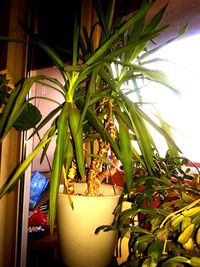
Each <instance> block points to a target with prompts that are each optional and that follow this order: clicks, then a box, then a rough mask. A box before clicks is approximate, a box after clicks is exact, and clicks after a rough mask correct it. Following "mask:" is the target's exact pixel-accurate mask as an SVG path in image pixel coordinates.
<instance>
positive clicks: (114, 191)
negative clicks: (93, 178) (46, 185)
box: [59, 183, 123, 199]
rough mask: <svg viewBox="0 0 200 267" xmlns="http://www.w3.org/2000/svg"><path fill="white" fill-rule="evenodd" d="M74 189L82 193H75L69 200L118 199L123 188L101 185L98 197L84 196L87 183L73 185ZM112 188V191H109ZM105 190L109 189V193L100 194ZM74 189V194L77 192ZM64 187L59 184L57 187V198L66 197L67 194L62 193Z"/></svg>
mask: <svg viewBox="0 0 200 267" xmlns="http://www.w3.org/2000/svg"><path fill="white" fill-rule="evenodd" d="M75 187H79V188H78V189H77V190H82V191H83V192H82V193H79V192H77V193H76V194H75V195H71V196H70V198H78V197H79V198H88V199H91V198H100V199H101V198H113V197H117V198H118V197H119V195H121V194H122V192H123V187H120V186H116V185H112V184H101V186H100V194H99V195H98V196H86V195H85V194H84V192H85V191H86V189H87V183H75ZM111 188H112V189H111ZM103 189H104V190H105V189H109V191H110V192H109V193H107V192H106V193H105V192H104V193H103V194H102V193H101V190H103ZM77 190H76V189H75V192H76V191H77ZM104 190H103V191H104ZM63 191H64V185H63V184H61V185H60V187H59V196H62V195H63V196H68V194H67V193H64V192H63Z"/></svg>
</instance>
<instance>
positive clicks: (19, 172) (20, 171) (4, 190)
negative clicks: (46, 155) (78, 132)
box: [0, 132, 55, 198]
mask: <svg viewBox="0 0 200 267" xmlns="http://www.w3.org/2000/svg"><path fill="white" fill-rule="evenodd" d="M47 135H48V132H47V133H46V134H45V135H44V138H43V139H42V141H41V142H39V143H38V145H37V146H36V148H35V149H34V150H33V151H32V152H31V154H30V155H29V156H28V157H27V158H26V159H25V160H24V161H23V162H22V163H21V164H20V166H19V167H18V168H17V170H16V171H15V173H14V175H13V176H11V177H9V179H8V181H7V182H6V183H5V184H4V186H3V187H2V188H1V189H0V198H2V197H3V196H4V195H5V194H6V193H7V192H8V191H9V190H10V188H11V187H12V186H13V185H15V184H16V182H17V181H18V180H19V179H20V177H21V175H22V174H23V173H24V172H25V170H26V169H27V168H28V166H29V165H30V164H31V162H32V161H33V159H34V158H35V156H36V155H37V154H38V152H39V151H40V150H41V149H42V148H43V147H44V146H45V144H47V143H48V142H50V141H51V139H52V138H53V137H54V136H55V135H53V136H51V137H50V138H47V139H46V137H47Z"/></svg>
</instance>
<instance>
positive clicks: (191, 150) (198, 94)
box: [141, 35, 200, 162]
mask: <svg viewBox="0 0 200 267" xmlns="http://www.w3.org/2000/svg"><path fill="white" fill-rule="evenodd" d="M199 47H200V35H195V36H192V37H188V38H185V39H181V40H178V41H176V42H173V43H171V44H169V45H167V46H165V47H164V48H162V49H160V50H159V51H158V52H157V53H156V54H154V55H153V58H155V57H156V58H162V59H165V60H164V61H157V62H155V63H152V64H151V68H155V69H160V70H163V71H164V72H165V73H166V74H167V76H168V77H169V80H170V81H171V82H172V83H173V84H174V85H176V88H177V89H178V91H179V92H180V95H176V94H174V93H172V92H171V91H170V90H169V89H168V88H165V87H163V86H162V85H160V84H155V83H153V82H150V83H149V84H148V86H145V87H144V88H143V89H142V90H141V96H142V99H143V101H147V102H148V101H150V102H153V103H154V104H155V105H156V107H157V108H158V110H159V111H160V113H161V115H162V117H163V118H164V119H165V120H166V121H167V122H168V123H169V124H170V125H171V126H173V127H174V130H173V135H174V138H175V141H176V143H177V145H178V146H179V148H180V149H181V151H182V153H183V155H184V156H185V157H187V158H188V159H189V160H191V161H193V162H200V104H199V102H200V67H199V62H200V53H199ZM172 62H173V63H172ZM159 138H160V142H159V144H160V145H159V150H160V151H161V154H162V151H163V153H165V152H166V147H165V143H164V142H163V141H162V138H161V137H160V136H158V139H159Z"/></svg>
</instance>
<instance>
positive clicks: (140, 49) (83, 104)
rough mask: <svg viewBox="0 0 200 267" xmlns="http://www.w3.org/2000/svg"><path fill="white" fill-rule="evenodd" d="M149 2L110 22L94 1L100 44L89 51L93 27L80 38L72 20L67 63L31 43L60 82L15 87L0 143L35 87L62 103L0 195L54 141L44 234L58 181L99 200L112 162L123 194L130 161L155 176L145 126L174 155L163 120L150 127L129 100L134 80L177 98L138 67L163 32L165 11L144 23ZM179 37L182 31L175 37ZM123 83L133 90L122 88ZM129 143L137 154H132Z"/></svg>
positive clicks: (159, 78) (0, 124)
mask: <svg viewBox="0 0 200 267" xmlns="http://www.w3.org/2000/svg"><path fill="white" fill-rule="evenodd" d="M151 2H152V1H150V0H149V1H141V4H140V8H139V9H138V10H137V11H134V12H133V13H132V14H131V16H130V17H129V18H128V19H126V20H125V19H123V17H120V18H117V19H115V20H114V7H115V1H113V0H111V1H108V6H107V10H106V12H103V8H102V5H101V1H100V0H96V1H94V4H95V7H96V11H97V14H98V17H99V21H98V24H99V25H100V26H101V38H100V40H99V45H98V47H97V48H96V49H94V46H93V44H92V41H91V40H92V36H93V32H94V30H95V27H96V26H95V25H96V24H95V25H94V26H93V28H92V30H91V33H88V32H87V31H86V30H85V29H84V31H83V32H84V36H80V33H79V32H80V26H79V23H77V21H76V22H75V26H74V39H73V51H72V64H71V65H65V62H63V60H62V59H61V58H60V57H59V56H58V54H57V53H56V52H55V50H53V49H52V48H51V47H49V46H48V45H47V44H45V43H44V42H42V41H41V40H39V41H35V40H34V43H35V44H36V45H38V46H39V47H41V49H43V51H44V52H45V53H46V54H47V55H48V56H49V57H50V58H51V60H52V61H53V62H54V64H55V66H56V67H57V68H58V70H59V72H60V73H61V75H62V78H63V81H64V82H63V83H61V82H60V81H59V80H57V79H56V78H54V77H47V76H43V75H41V76H34V77H30V78H26V79H23V80H22V81H20V82H19V83H18V84H17V86H16V88H15V90H14V91H13V93H12V94H11V96H10V98H9V101H8V103H7V105H6V107H5V110H4V113H3V114H2V117H1V120H0V138H1V140H2V139H3V138H4V137H5V135H6V134H7V133H8V131H9V130H10V128H11V127H12V126H13V125H14V123H15V121H16V120H17V118H18V116H20V114H21V113H22V111H23V109H24V107H25V106H26V105H27V103H28V102H29V101H31V99H28V100H27V99H26V96H27V94H28V92H29V90H30V89H31V87H32V85H33V84H34V83H39V84H42V85H45V86H46V87H48V86H49V87H50V88H52V89H55V90H56V91H58V92H59V93H60V96H61V97H60V99H61V100H60V103H57V104H58V106H57V108H55V109H53V110H52V111H51V112H50V114H49V115H48V116H47V117H46V118H44V119H43V120H42V121H41V122H40V123H39V124H38V125H37V127H36V128H35V130H34V131H33V134H32V135H31V136H33V135H34V134H36V133H38V132H39V130H40V129H41V128H43V127H44V126H45V125H46V123H47V122H48V121H49V120H51V119H52V118H54V119H53V122H52V123H51V126H50V127H49V128H48V129H47V130H46V133H45V134H44V136H43V137H42V138H41V141H40V142H39V143H38V145H37V146H36V147H35V148H34V150H33V152H32V153H31V154H30V155H29V156H28V157H27V158H26V159H25V160H24V161H23V162H22V163H21V164H20V166H19V167H18V168H17V169H16V171H15V172H14V173H12V175H11V177H9V179H8V181H7V182H6V183H5V184H4V186H3V187H2V188H1V190H0V197H3V195H5V194H6V193H7V192H9V191H10V190H11V188H13V185H15V184H16V182H17V181H18V180H19V179H20V177H21V176H22V175H23V173H24V171H25V170H26V168H27V167H28V166H29V165H30V164H31V162H32V161H33V159H34V157H35V156H36V155H37V153H38V152H39V151H40V150H41V149H43V153H42V159H43V158H44V155H45V153H46V151H47V150H48V146H49V144H50V142H51V141H52V140H53V139H54V138H56V146H55V150H54V156H53V163H52V174H51V180H50V208H49V220H50V226H51V229H53V225H54V222H55V218H56V201H57V195H58V188H59V184H60V179H61V176H62V175H63V176H64V180H65V186H66V191H67V193H68V194H74V193H75V192H74V189H73V183H74V181H75V180H76V181H78V182H87V184H88V189H87V192H86V195H90V196H93V195H94V196H95V195H98V189H99V187H100V184H101V182H102V181H104V178H105V177H107V176H108V175H109V174H113V173H114V172H115V171H116V170H117V168H118V165H119V163H120V164H122V166H123V170H124V173H125V177H126V181H125V190H126V191H127V192H131V191H132V185H133V176H134V171H135V170H134V162H139V163H140V164H141V165H142V166H143V168H144V169H145V170H147V171H148V173H149V174H150V175H152V176H153V175H154V173H155V165H154V159H153V155H154V153H153V152H154V151H155V150H157V148H156V140H154V139H153V137H152V136H151V134H150V132H149V130H148V127H147V123H148V124H151V125H152V126H153V127H154V128H155V129H156V130H157V131H158V132H160V134H161V135H163V136H164V138H166V140H167V142H168V144H170V146H172V147H173V148H175V150H176V152H174V153H178V152H177V151H178V149H177V147H176V145H175V143H174V141H173V139H172V138H171V137H170V136H171V135H170V133H168V131H167V130H166V127H165V128H164V127H162V126H161V125H163V122H162V123H161V124H159V123H156V122H155V121H153V120H152V118H151V117H149V116H148V115H147V114H145V113H144V111H143V110H142V102H141V101H140V99H139V100H138V101H135V102H134V101H132V100H131V99H130V98H129V96H128V94H129V93H130V92H133V93H135V94H136V95H138V91H139V90H140V88H139V87H138V86H137V81H138V80H143V79H147V80H152V81H155V82H158V83H161V84H164V85H166V86H167V87H168V88H170V89H171V90H172V91H174V92H176V89H175V88H174V87H173V85H172V84H171V83H170V82H169V81H168V80H167V78H166V76H165V74H164V73H162V72H161V71H159V70H154V69H149V68H147V67H145V59H146V57H147V56H148V55H149V54H152V53H153V52H155V51H157V49H159V47H161V46H162V45H160V46H156V45H155V42H153V40H154V39H155V37H157V36H158V35H159V34H160V33H161V32H162V31H163V30H164V29H165V28H166V26H162V27H159V23H160V21H161V19H162V17H163V16H164V14H165V10H166V6H164V7H163V8H162V9H161V10H160V11H158V12H157V14H155V15H154V17H153V18H152V19H151V20H149V21H148V23H147V15H148V12H149V10H150V9H151V6H152V3H151ZM182 33H183V30H182V31H181V32H180V33H179V34H178V35H177V36H179V35H180V34H182ZM2 39H3V38H2ZM5 39H6V38H4V41H5ZM173 39H174V38H173ZM173 39H172V40H173ZM10 40H11V39H10ZM172 40H170V41H172ZM13 41H15V40H13ZM150 42H152V44H153V45H154V47H152V45H151V49H150V50H149V49H148V45H149V43H150ZM168 42H169V41H168ZM148 62H149V61H148ZM130 82H131V83H132V88H129V89H128V90H125V87H126V86H127V85H128V84H129V83H130ZM51 101H54V100H52V99H49V103H50V104H51ZM87 143H89V144H90V148H91V151H88V150H87V149H86V147H85V144H87ZM135 144H137V145H138V147H139V150H137V149H136V148H135ZM88 158H90V159H91V161H90V163H88V161H87V159H88ZM42 159H41V160H42ZM86 162H87V164H86ZM88 164H89V166H88ZM86 167H87V171H86Z"/></svg>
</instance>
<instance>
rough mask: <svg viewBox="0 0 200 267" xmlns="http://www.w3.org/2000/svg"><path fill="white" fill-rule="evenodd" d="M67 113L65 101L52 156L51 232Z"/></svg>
mask: <svg viewBox="0 0 200 267" xmlns="http://www.w3.org/2000/svg"><path fill="white" fill-rule="evenodd" d="M68 114H69V107H68V103H65V104H64V106H63V109H62V112H61V113H60V115H59V117H58V121H57V128H58V134H57V139H56V148H55V152H54V156H53V163H52V174H51V180H50V205H49V223H50V230H51V233H53V227H54V223H55V218H56V205H57V196H58V188H59V182H60V178H61V173H62V166H63V163H64V158H65V151H66V133H67V127H68Z"/></svg>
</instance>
